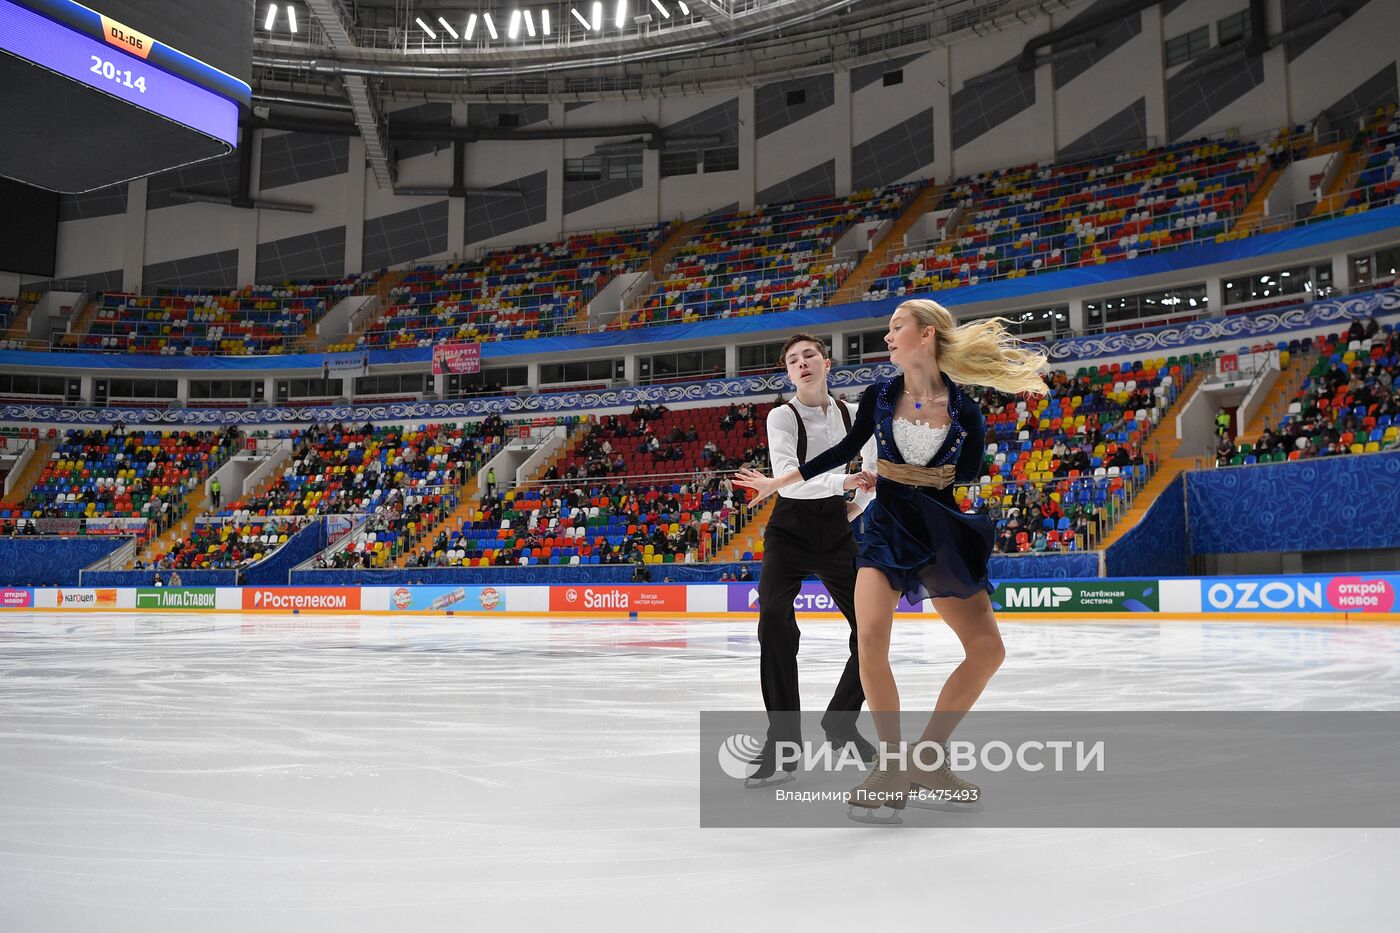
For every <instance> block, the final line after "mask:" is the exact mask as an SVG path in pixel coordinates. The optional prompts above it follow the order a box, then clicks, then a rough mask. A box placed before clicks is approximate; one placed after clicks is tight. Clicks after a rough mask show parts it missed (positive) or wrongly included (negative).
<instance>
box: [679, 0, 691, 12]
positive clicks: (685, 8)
mask: <svg viewBox="0 0 1400 933" xmlns="http://www.w3.org/2000/svg"><path fill="white" fill-rule="evenodd" d="M676 2H677V3H679V4H680V8H681V15H682V16H689V15H690V7H688V6H686V5H685V0H676Z"/></svg>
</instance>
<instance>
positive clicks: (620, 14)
mask: <svg viewBox="0 0 1400 933" xmlns="http://www.w3.org/2000/svg"><path fill="white" fill-rule="evenodd" d="M613 23H614V24H615V25H616V26H617V28H618V29H621V28H622V27H623V26H626V25H627V0H617V16H615V17H613Z"/></svg>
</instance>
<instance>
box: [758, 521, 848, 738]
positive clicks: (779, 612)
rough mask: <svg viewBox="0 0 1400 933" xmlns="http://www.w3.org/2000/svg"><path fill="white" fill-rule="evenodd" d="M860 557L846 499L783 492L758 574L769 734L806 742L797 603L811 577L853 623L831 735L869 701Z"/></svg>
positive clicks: (831, 713) (826, 722) (829, 723)
mask: <svg viewBox="0 0 1400 933" xmlns="http://www.w3.org/2000/svg"><path fill="white" fill-rule="evenodd" d="M855 558H856V541H855V536H854V535H853V534H852V533H851V527H850V524H849V523H848V522H847V521H846V502H845V500H844V499H841V498H838V497H835V496H830V497H827V498H824V499H785V498H781V497H780V498H779V499H778V505H777V507H776V508H775V509H774V510H773V516H772V518H770V519H769V520H768V526H767V528H766V529H765V530H764V533H763V569H762V570H761V571H760V574H759V578H758V599H759V609H758V645H759V678H760V680H761V681H762V685H763V705H764V706H765V707H766V708H767V710H768V737H769V739H770V740H775V741H801V724H800V717H799V716H798V713H799V711H800V710H801V693H800V691H799V689H798V678H797V651H798V643H799V642H800V641H801V638H802V632H801V631H800V630H799V629H798V627H797V616H796V613H795V612H794V611H793V608H792V603H793V600H794V599H795V598H796V597H797V595H798V593H799V592H800V591H801V589H802V580H803V578H804V577H808V576H816V577H817V578H818V579H819V580H821V581H822V584H823V585H824V586H825V587H826V590H827V592H828V593H829V594H831V598H832V601H834V602H835V603H836V606H837V608H839V609H840V610H841V614H842V615H844V616H845V617H846V621H847V622H848V623H850V626H851V640H850V646H851V655H850V658H848V659H847V661H846V667H845V669H844V670H843V671H842V672H841V679H840V680H839V681H838V682H837V684H836V692H835V693H833V694H832V696H831V703H830V704H828V706H827V713H826V715H825V716H824V717H822V726H823V728H824V729H825V730H826V731H827V732H828V733H833V734H840V733H845V732H847V731H849V730H851V729H854V728H855V722H856V717H857V716H858V715H859V713H860V708H861V705H862V704H863V703H864V702H865V691H864V690H863V689H862V688H861V685H860V658H859V657H858V655H857V649H856V645H857V642H856V597H855V590H856V568H855Z"/></svg>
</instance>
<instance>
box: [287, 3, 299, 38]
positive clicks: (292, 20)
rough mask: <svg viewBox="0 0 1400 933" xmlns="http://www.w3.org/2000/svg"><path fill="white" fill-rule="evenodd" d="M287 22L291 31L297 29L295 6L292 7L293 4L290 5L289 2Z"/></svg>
mask: <svg viewBox="0 0 1400 933" xmlns="http://www.w3.org/2000/svg"><path fill="white" fill-rule="evenodd" d="M287 22H288V23H290V24H291V26H292V32H296V31H297V8H296V7H294V6H291V5H290V4H288V6H287Z"/></svg>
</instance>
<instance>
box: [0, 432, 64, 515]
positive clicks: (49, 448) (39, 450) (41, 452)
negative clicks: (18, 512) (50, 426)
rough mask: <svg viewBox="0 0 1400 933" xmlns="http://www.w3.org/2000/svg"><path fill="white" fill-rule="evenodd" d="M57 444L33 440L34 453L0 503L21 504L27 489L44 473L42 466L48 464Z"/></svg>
mask: <svg viewBox="0 0 1400 933" xmlns="http://www.w3.org/2000/svg"><path fill="white" fill-rule="evenodd" d="M57 446H58V445H57V444H56V443H55V442H54V441H45V440H37V441H35V442H34V454H33V456H31V457H30V458H29V462H28V463H27V464H25V466H24V471H23V472H22V473H20V475H19V479H17V480H15V484H14V487H13V488H12V489H11V491H10V494H9V495H8V496H5V497H4V499H3V500H0V505H5V506H9V507H11V508H13V507H14V506H17V505H21V504H22V503H23V502H24V499H25V497H26V496H28V495H29V491H30V490H31V489H33V488H34V484H35V483H37V482H38V481H39V477H40V476H42V475H43V473H44V467H46V466H48V463H49V456H50V455H51V454H52V453H53V452H54V448H55V447H57Z"/></svg>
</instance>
